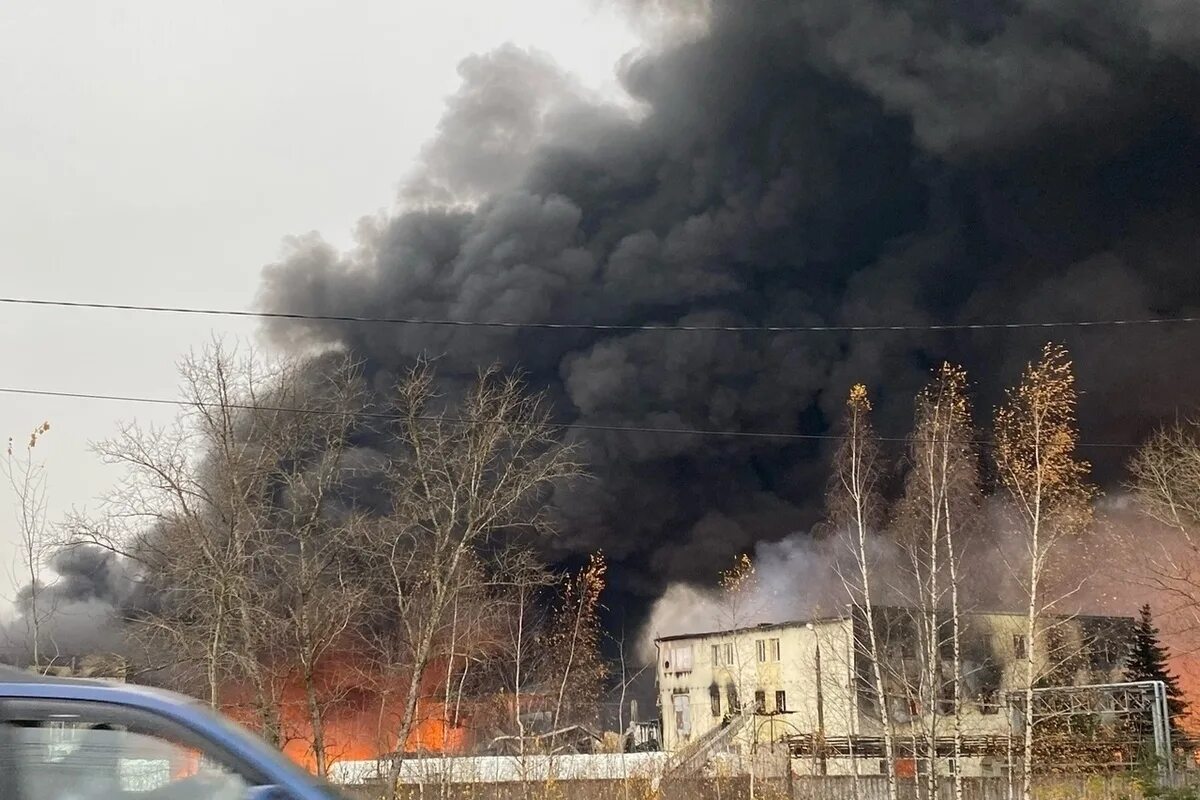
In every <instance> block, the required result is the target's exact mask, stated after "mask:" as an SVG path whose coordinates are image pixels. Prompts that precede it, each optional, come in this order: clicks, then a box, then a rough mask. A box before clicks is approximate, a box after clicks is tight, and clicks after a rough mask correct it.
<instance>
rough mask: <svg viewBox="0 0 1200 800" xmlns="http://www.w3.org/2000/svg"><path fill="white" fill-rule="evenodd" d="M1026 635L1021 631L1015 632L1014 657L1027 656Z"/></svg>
mask: <svg viewBox="0 0 1200 800" xmlns="http://www.w3.org/2000/svg"><path fill="white" fill-rule="evenodd" d="M1025 655H1026V654H1025V637H1024V636H1022V635H1021V634H1019V633H1014V634H1013V657H1014V658H1025Z"/></svg>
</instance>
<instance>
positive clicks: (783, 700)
mask: <svg viewBox="0 0 1200 800" xmlns="http://www.w3.org/2000/svg"><path fill="white" fill-rule="evenodd" d="M775 711H776V713H779V714H783V713H785V712H786V711H787V692H783V691H778V692H775Z"/></svg>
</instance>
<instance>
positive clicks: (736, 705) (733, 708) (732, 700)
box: [725, 683, 742, 714]
mask: <svg viewBox="0 0 1200 800" xmlns="http://www.w3.org/2000/svg"><path fill="white" fill-rule="evenodd" d="M725 696H726V697H728V698H729V713H730V714H740V713H742V701H741V699H740V698H739V697H738V690H737V687H736V686H734V685H733V684H732V683H731V684H729V685H728V686H726V687H725Z"/></svg>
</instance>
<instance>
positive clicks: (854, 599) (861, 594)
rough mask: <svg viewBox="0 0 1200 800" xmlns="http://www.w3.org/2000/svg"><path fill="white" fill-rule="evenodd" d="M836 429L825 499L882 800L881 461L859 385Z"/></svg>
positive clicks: (891, 758) (887, 744) (889, 739)
mask: <svg viewBox="0 0 1200 800" xmlns="http://www.w3.org/2000/svg"><path fill="white" fill-rule="evenodd" d="M840 427H841V433H842V439H841V444H840V445H839V446H838V449H837V452H836V453H835V454H834V458H833V477H832V480H831V481H830V486H829V491H828V493H827V495H826V502H827V505H828V516H829V523H830V525H831V526H832V527H833V530H834V531H835V532H836V535H838V536H844V537H846V539H847V541H848V543H849V549H850V553H851V557H852V561H853V564H854V568H853V573H854V574H850V575H844V576H843V580H844V581H845V583H846V589H847V591H848V593H849V595H850V599H851V606H852V608H853V609H854V611H855V612H856V613H855V614H854V616H855V617H856V620H855V623H854V627H855V628H856V629H857V628H858V620H861V621H862V625H863V631H862V633H863V635H862V636H861V637H858V636H857V635H856V641H855V650H856V655H857V656H859V657H861V658H863V659H864V660H865V661H867V662H868V664H869V670H870V679H869V683H870V689H871V692H872V694H874V696H875V697H874V699H875V705H876V708H877V709H878V712H879V725H880V733H881V735H882V737H883V752H884V767H885V769H886V771H887V796H888V800H896V797H897V794H898V787H897V785H896V751H895V744H894V741H893V735H892V720H891V715H890V714H889V709H888V693H887V691H886V688H885V685H884V680H883V667H882V665H881V663H880V660H881V655H882V653H881V647H880V636H879V631H877V630H876V624H875V622H876V620H875V613H874V607H873V606H874V603H875V602H876V596H877V589H878V587H876V586H875V582H874V576H873V575H872V570H873V563H874V559H873V558H872V557H871V554H872V551H873V549H874V548H873V547H872V544H871V543H872V537H874V536H875V535H876V534H877V532H878V530H879V527H880V524H881V523H882V521H883V517H884V507H883V498H882V496H881V494H880V491H879V481H880V476H881V474H882V472H883V459H882V456H881V454H880V449H879V440H878V438H877V437H876V435H875V430H874V428H873V426H872V425H871V400H870V397H869V396H868V394H867V387H866V386H864V385H863V384H861V383H859V384H855V385H854V386H853V387H852V388H851V389H850V395H849V397H847V399H846V407H845V411H844V414H843V417H842V422H841V426H840ZM856 634H857V630H856ZM856 660H857V659H856Z"/></svg>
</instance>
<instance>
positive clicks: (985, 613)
mask: <svg viewBox="0 0 1200 800" xmlns="http://www.w3.org/2000/svg"><path fill="white" fill-rule="evenodd" d="M872 608H873V609H875V610H877V611H879V610H889V609H894V610H901V609H903V606H885V605H875V606H872ZM914 610H915V609H914ZM1025 614H1026V612H1025V611H1017V610H1008V609H1001V610H993V609H981V610H974V611H965V612H963V614H962V615H963V616H964V617H1020V618H1024V617H1025ZM849 616H850V614H849V608H847V610H846V611H845V612H843V613H841V614H835V615H826V616H820V617H809V618H807V619H789V620H783V621H781V622H760V623H758V624H757V625H745V626H742V627H737V628H725V629H718V630H708V631H695V632H692V633H676V634H672V635H670V636H657V637H655V639H654V642H655V644H657V643H659V642H676V641H680V640H683V639H705V638H708V637H712V636H733V635H736V634H739V633H750V632H752V631H772V630H784V629H787V628H802V627H804V626H806V625H825V624H828V623H831V622H842V621H844V620H846V619H847V618H849ZM1056 617H1057V618H1061V619H1080V620H1083V619H1093V620H1094V619H1101V620H1114V621H1116V620H1128V621H1132V620H1133V617H1131V616H1114V615H1108V614H1057V615H1056V614H1044V615H1043V618H1056Z"/></svg>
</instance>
